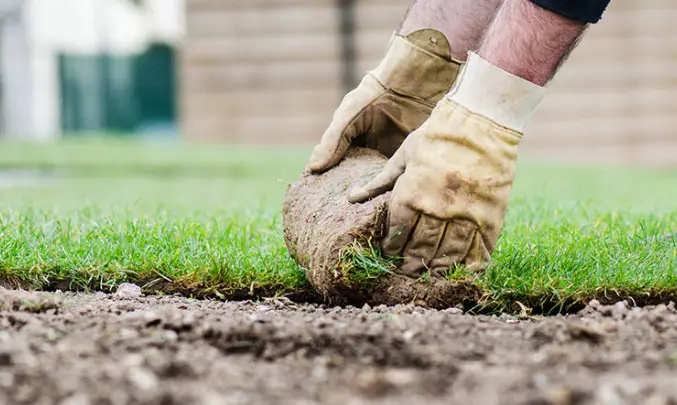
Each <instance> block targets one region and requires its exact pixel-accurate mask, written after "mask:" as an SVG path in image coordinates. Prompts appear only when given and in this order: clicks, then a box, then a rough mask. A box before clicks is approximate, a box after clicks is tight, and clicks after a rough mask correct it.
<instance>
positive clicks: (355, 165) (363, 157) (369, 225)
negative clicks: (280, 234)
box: [283, 148, 482, 308]
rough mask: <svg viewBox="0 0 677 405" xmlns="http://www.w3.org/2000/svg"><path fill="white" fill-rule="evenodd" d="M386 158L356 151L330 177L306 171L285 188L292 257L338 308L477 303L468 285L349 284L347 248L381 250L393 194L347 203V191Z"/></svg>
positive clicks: (385, 280) (391, 279)
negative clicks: (378, 247) (339, 306)
mask: <svg viewBox="0 0 677 405" xmlns="http://www.w3.org/2000/svg"><path fill="white" fill-rule="evenodd" d="M386 162H387V158H386V157H385V156H383V155H381V154H380V153H379V152H377V151H375V150H371V149H365V148H353V149H351V150H350V151H349V152H348V154H347V155H346V157H345V159H344V160H343V161H342V162H341V163H340V164H339V165H338V166H337V167H335V168H333V169H331V170H329V171H328V172H326V173H323V174H320V175H315V174H310V173H307V172H306V173H304V174H303V175H302V176H301V178H300V179H299V180H298V181H297V182H296V183H294V184H292V185H291V186H290V187H289V189H288V190H287V195H286V197H285V201H284V206H283V223H284V235H285V242H286V244H287V248H288V249H289V252H290V254H291V256H292V257H293V258H294V260H296V262H297V263H299V265H301V266H302V267H304V268H305V269H307V272H306V275H307V277H308V280H309V281H310V283H311V284H312V285H313V287H314V288H315V289H316V290H317V291H318V292H319V293H320V294H322V295H323V296H325V298H326V299H327V300H328V302H331V303H334V304H348V303H350V304H356V305H360V304H362V303H369V304H372V305H380V304H387V305H394V304H401V303H404V304H408V303H416V304H418V305H422V306H428V307H432V308H447V307H452V306H455V305H458V304H462V303H467V302H477V301H478V300H480V298H481V296H482V292H481V291H480V290H479V288H477V287H475V286H473V285H472V283H470V282H468V283H465V282H460V281H454V282H452V281H448V280H435V281H433V282H428V281H424V280H414V279H411V278H408V277H403V276H397V275H391V276H383V277H381V278H380V279H378V280H377V281H375V282H373V283H370V284H369V285H359V284H356V283H351V282H350V277H349V274H348V273H349V272H350V271H351V270H352V267H351V266H350V264H348V265H346V263H345V262H343V261H342V260H341V257H342V254H343V253H344V252H345V251H346V249H360V248H365V247H366V246H368V244H369V243H371V244H372V246H378V245H379V244H380V241H381V239H382V238H383V236H384V230H385V224H386V219H387V211H388V200H389V198H390V193H385V194H383V195H381V196H378V197H376V198H374V199H372V200H370V201H367V202H365V203H363V204H351V203H349V202H348V192H349V191H350V189H352V188H353V187H355V186H361V185H364V184H366V183H367V182H369V181H370V180H371V179H373V178H374V177H375V176H376V175H378V174H379V173H380V172H381V170H382V169H383V166H384V165H385V163H386Z"/></svg>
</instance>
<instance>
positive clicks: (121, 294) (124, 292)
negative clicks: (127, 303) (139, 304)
mask: <svg viewBox="0 0 677 405" xmlns="http://www.w3.org/2000/svg"><path fill="white" fill-rule="evenodd" d="M141 294H142V293H141V287H139V286H138V285H136V284H132V283H122V284H120V286H119V287H118V290H117V291H116V292H115V296H116V297H118V298H125V299H129V298H136V297H140V296H141Z"/></svg>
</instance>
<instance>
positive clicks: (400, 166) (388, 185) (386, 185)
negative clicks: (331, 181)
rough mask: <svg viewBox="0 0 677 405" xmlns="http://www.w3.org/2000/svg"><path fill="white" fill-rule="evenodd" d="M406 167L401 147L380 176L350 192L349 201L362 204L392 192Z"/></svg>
mask: <svg viewBox="0 0 677 405" xmlns="http://www.w3.org/2000/svg"><path fill="white" fill-rule="evenodd" d="M403 146H404V145H403ZM406 165H407V164H406V161H405V158H404V148H403V147H401V148H400V149H398V150H397V152H396V153H395V155H394V156H393V157H392V158H390V160H388V163H386V165H385V167H384V168H383V170H382V171H381V173H379V175H378V176H376V177H375V178H374V179H373V180H372V181H370V182H369V183H367V184H365V185H364V186H357V187H354V188H353V189H352V190H350V193H349V194H348V201H350V202H351V203H360V202H364V201H367V200H368V199H370V198H374V197H376V196H379V195H381V194H383V193H385V192H387V191H390V190H392V189H393V187H394V186H395V183H396V182H397V179H399V178H400V176H401V175H402V174H403V173H404V169H405V168H406Z"/></svg>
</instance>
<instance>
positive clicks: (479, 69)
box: [447, 52, 546, 133]
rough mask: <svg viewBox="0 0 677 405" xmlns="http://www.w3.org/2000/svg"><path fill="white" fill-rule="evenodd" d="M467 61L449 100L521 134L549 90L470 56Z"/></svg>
mask: <svg viewBox="0 0 677 405" xmlns="http://www.w3.org/2000/svg"><path fill="white" fill-rule="evenodd" d="M468 55H469V56H468V62H467V63H466V65H465V66H464V67H463V68H462V69H461V72H460V73H459V76H458V80H457V81H456V83H455V84H454V87H453V88H452V89H451V91H450V92H449V94H448V95H447V98H449V99H450V100H451V101H454V102H455V103H457V104H459V105H461V106H463V107H465V108H467V109H468V110H470V111H472V112H474V113H476V114H479V115H482V116H484V117H487V118H489V119H490V120H492V121H494V122H495V123H497V124H498V125H501V126H504V127H506V128H509V129H512V130H513V131H517V132H519V133H523V132H524V128H525V127H526V125H527V124H528V123H529V120H530V119H531V116H532V115H533V113H534V111H536V108H537V107H538V105H539V104H540V103H541V100H543V97H545V93H546V88H545V87H541V86H537V85H535V84H533V83H531V82H529V81H527V80H524V79H522V78H521V77H517V76H514V75H512V74H510V73H508V72H506V71H504V70H502V69H500V68H498V67H496V66H493V65H492V64H490V63H489V62H487V61H485V60H484V59H482V58H480V57H479V56H478V55H477V54H475V53H473V52H469V53H468Z"/></svg>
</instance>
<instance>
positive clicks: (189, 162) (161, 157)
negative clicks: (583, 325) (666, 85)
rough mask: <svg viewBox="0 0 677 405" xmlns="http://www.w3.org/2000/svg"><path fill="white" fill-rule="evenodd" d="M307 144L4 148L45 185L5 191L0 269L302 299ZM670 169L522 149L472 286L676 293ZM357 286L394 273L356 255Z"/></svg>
mask: <svg viewBox="0 0 677 405" xmlns="http://www.w3.org/2000/svg"><path fill="white" fill-rule="evenodd" d="M308 153H309V149H307V148H305V149H304V148H267V149H261V148H246V147H228V146H218V147H216V146H213V145H212V146H207V145H205V146H191V145H183V144H174V143H169V142H165V143H158V142H129V141H126V142H123V141H102V140H98V141H90V142H83V141H73V142H66V143H58V144H23V143H7V142H5V143H0V169H3V170H11V169H38V170H44V171H49V172H51V173H52V174H53V175H52V177H51V178H50V179H49V180H48V181H47V182H45V183H40V184H35V185H28V186H20V187H10V188H7V187H0V198H1V200H2V202H3V204H2V206H1V208H0V236H1V237H0V279H4V283H5V284H11V283H12V282H14V283H17V284H22V285H29V286H32V287H33V288H55V287H60V288H66V287H68V288H97V289H103V290H110V289H112V288H114V286H115V285H117V284H118V283H120V282H124V281H134V282H141V283H142V284H144V285H145V286H146V287H147V288H148V289H152V288H153V286H156V287H157V288H161V287H160V286H165V287H166V285H168V284H171V285H172V286H173V287H174V288H176V289H178V290H180V291H182V292H184V293H193V294H198V295H199V294H205V295H211V296H222V297H233V296H235V297H238V296H246V295H248V294H253V295H255V296H256V295H273V294H294V295H296V296H299V297H301V298H302V297H305V296H309V295H310V294H312V289H311V288H310V287H309V286H308V284H307V282H306V281H305V279H304V276H303V270H302V269H300V268H298V267H297V266H296V265H295V264H294V263H293V261H292V260H291V259H290V258H289V256H288V254H287V252H286V249H285V246H284V242H283V238H282V231H281V216H280V213H279V211H280V206H281V201H282V197H283V195H284V191H285V188H286V185H287V184H288V183H289V182H291V181H293V180H294V179H295V178H296V176H297V174H298V173H299V171H300V170H301V169H302V168H303V166H304V164H305V160H306V158H307V155H308ZM676 213H677V174H676V173H673V172H658V171H650V170H637V169H627V168H625V169H622V168H600V167H569V166H565V165H553V164H540V163H536V162H531V161H529V160H528V159H523V160H522V162H521V164H520V168H519V171H518V178H517V181H516V184H515V189H514V192H513V200H512V204H511V206H510V209H509V212H508V216H507V218H506V226H505V231H504V234H503V236H502V238H501V240H500V242H499V246H498V249H497V252H496V255H495V261H494V264H493V265H492V267H491V268H490V269H489V271H488V272H487V273H486V274H485V275H483V276H482V277H480V278H479V279H477V280H476V281H475V282H476V283H477V284H479V285H480V286H482V287H483V288H484V289H485V290H486V291H487V302H489V303H493V304H495V305H498V306H504V305H508V304H509V303H511V302H515V301H521V302H525V303H528V304H529V305H533V306H537V305H538V304H539V302H541V303H545V302H547V303H550V304H552V303H555V304H557V303H561V304H563V305H564V304H566V303H568V302H573V301H575V300H577V299H585V298H589V297H592V296H598V297H600V296H602V297H603V296H604V295H605V294H606V295H608V296H610V297H616V296H618V295H621V296H624V295H629V296H633V297H634V298H635V299H638V300H639V299H642V297H650V296H660V295H661V294H673V295H676V294H675V292H676V291H677V273H676V270H677V266H676V263H675V255H677V238H676V239H673V238H667V237H666V235H669V234H672V233H675V232H677V214H676ZM351 260H352V261H353V263H354V264H355V265H356V267H357V268H360V269H361V270H360V271H359V272H358V273H357V278H358V280H359V281H360V282H365V283H368V282H369V281H370V280H373V279H374V277H377V276H378V275H379V274H382V273H383V272H385V271H389V269H390V267H388V265H387V263H384V262H383V261H381V260H379V259H378V258H377V257H374V255H373V254H367V255H353V256H352V257H351Z"/></svg>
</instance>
